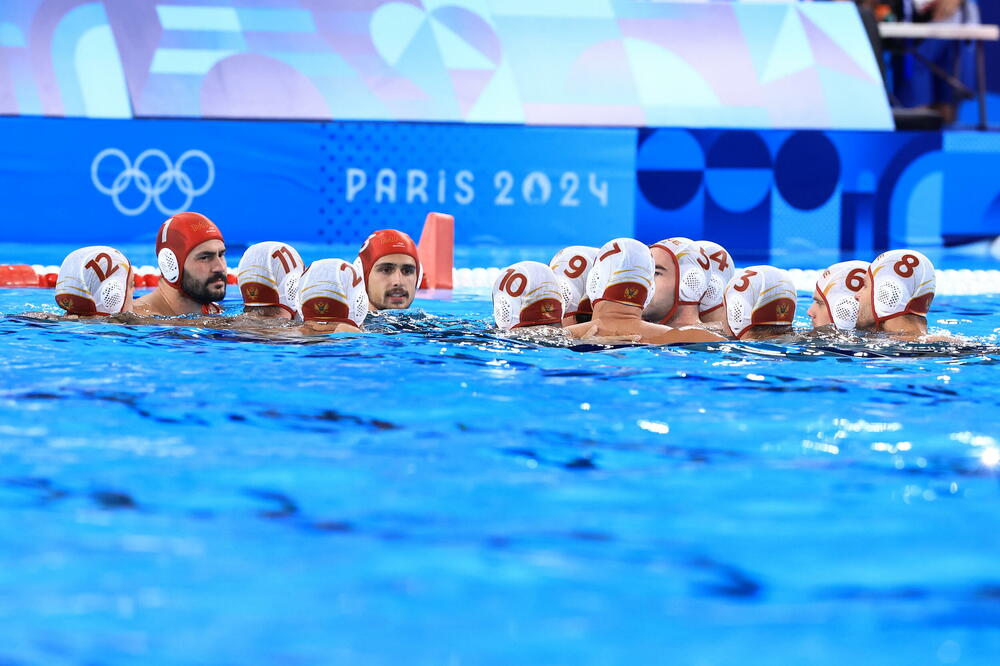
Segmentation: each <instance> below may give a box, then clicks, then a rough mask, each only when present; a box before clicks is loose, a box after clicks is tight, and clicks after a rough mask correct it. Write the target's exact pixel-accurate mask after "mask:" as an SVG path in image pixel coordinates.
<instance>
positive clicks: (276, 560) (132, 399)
mask: <svg viewBox="0 0 1000 666" xmlns="http://www.w3.org/2000/svg"><path fill="white" fill-rule="evenodd" d="M231 296H235V294H233V293H231ZM51 298H52V292H51V291H44V290H0V312H2V313H4V314H5V315H7V316H5V317H3V318H0V338H2V341H3V342H2V354H0V376H2V377H3V378H4V380H3V383H2V385H0V391H2V395H0V517H2V521H0V558H2V559H0V663H2V664H107V665H117V664H144V665H145V664H191V665H194V664H199V665H200V664H234V665H236V664H241V665H242V664H296V665H297V664H350V665H352V666H353V665H367V664H372V665H382V664H386V665H390V664H391V665H398V664H407V665H410V664H414V665H423V664H427V665H441V664H444V665H468V664H477V665H478V664H487V665H493V664H497V665H500V664H504V665H506V664H518V665H521V664H524V665H529V664H530V665H534V664H573V665H590V664H594V665H598V664H685V665H687V664H695V665H716V664H718V665H720V666H721V665H727V666H728V665H730V664H740V665H756V664H760V665H774V664H822V665H826V664H829V665H831V666H832V665H838V666H839V665H842V664H845V663H855V664H907V665H919V664H941V663H946V664H947V663H958V664H983V665H987V664H989V665H993V664H996V663H997V657H998V655H1000V566H998V554H1000V492H998V491H1000V486H998V483H997V479H998V476H997V474H998V472H997V470H996V468H994V467H991V466H990V465H988V464H986V463H987V462H988V461H989V456H990V455H991V453H990V451H992V450H993V449H994V447H996V446H997V442H996V441H995V440H994V438H995V437H998V433H997V427H996V421H997V411H996V409H997V403H998V401H1000V388H998V385H997V382H996V376H997V374H996V373H997V363H998V361H1000V354H998V353H997V352H996V349H995V348H994V347H993V346H992V345H993V344H994V343H995V341H996V340H995V334H996V332H997V331H998V330H1000V321H998V319H997V316H996V312H997V311H998V309H1000V296H988V297H947V296H939V297H938V298H937V299H936V300H935V302H934V305H935V312H934V313H933V315H932V318H931V321H932V325H934V326H938V327H943V328H947V329H950V330H952V331H954V332H957V333H962V334H964V335H968V336H977V337H978V338H979V339H980V340H979V342H978V343H976V344H974V345H973V346H971V347H969V348H967V349H964V350H961V351H958V352H955V351H953V350H950V349H948V348H945V347H941V346H938V347H916V348H914V347H910V348H907V347H905V346H903V347H900V346H896V347H893V348H891V349H888V350H886V349H883V350H881V352H883V353H893V354H904V355H902V356H897V357H891V358H871V357H868V358H863V357H851V356H850V351H847V352H845V353H837V352H836V351H835V350H834V351H833V352H831V351H830V350H826V351H824V350H823V349H822V347H824V343H822V342H818V343H808V344H803V345H798V346H791V347H775V346H768V345H756V346H755V345H734V344H729V345H723V346H721V348H719V347H718V346H716V347H713V348H710V349H697V348H626V349H618V350H607V351H598V352H591V353H580V352H576V351H572V350H570V349H566V348H556V347H545V346H539V345H533V344H530V343H526V342H519V341H509V340H502V339H498V338H496V337H493V336H492V335H490V334H489V333H488V332H486V331H485V323H484V322H485V321H486V319H487V318H488V317H489V313H490V307H489V303H488V296H487V295H484V294H482V293H464V294H462V293H459V294H456V295H455V296H454V297H453V298H452V299H451V300H427V299H423V300H418V302H417V306H418V308H419V310H418V311H417V312H416V313H414V314H410V315H400V316H398V317H397V318H396V319H395V321H393V322H391V324H390V325H387V326H382V328H384V329H388V330H392V329H398V330H401V331H402V332H386V333H383V334H369V335H364V336H350V335H337V336H331V337H326V338H319V339H310V340H309V341H308V342H307V343H303V342H302V341H289V340H276V339H273V338H261V337H256V338H255V337H254V336H252V335H250V334H248V333H246V332H240V333H233V332H227V331H217V330H207V329H196V328H176V327H170V328H166V327H162V328H160V327H128V326H114V325H101V324H84V323H56V324H51V323H32V322H27V321H25V320H23V319H19V318H17V317H12V316H10V315H12V314H16V313H20V312H25V311H28V310H36V309H48V310H50V311H54V307H53V305H50V304H51ZM228 305H230V307H231V309H233V310H235V309H236V308H235V306H236V304H235V303H234V302H232V301H230V302H229V303H228ZM806 305H807V303H806V301H805V299H804V298H803V300H802V302H801V303H800V310H799V312H800V317H799V323H800V324H801V325H803V326H804V325H805V320H804V312H805V307H806ZM937 322H945V323H943V324H940V323H937ZM921 353H922V354H923V355H919V354H921ZM905 354H917V355H911V356H905ZM984 458H985V459H986V461H985V462H984Z"/></svg>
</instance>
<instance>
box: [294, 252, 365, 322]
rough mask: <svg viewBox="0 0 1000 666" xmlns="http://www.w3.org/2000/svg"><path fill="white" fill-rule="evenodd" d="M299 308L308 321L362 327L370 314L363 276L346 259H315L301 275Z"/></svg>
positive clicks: (303, 317)
mask: <svg viewBox="0 0 1000 666" xmlns="http://www.w3.org/2000/svg"><path fill="white" fill-rule="evenodd" d="M298 310H299V312H300V313H302V319H304V320H305V321H318V322H329V323H338V324H351V325H352V326H355V327H357V328H361V324H362V323H363V322H364V320H365V317H367V316H368V294H367V292H366V291H365V283H364V280H362V279H361V276H360V275H358V272H357V270H356V269H355V268H354V266H353V265H352V264H349V263H347V262H346V261H344V260H343V259H320V260H319V261H314V262H312V263H311V264H309V267H308V268H307V269H306V270H305V272H303V273H302V276H301V277H300V278H299V301H298Z"/></svg>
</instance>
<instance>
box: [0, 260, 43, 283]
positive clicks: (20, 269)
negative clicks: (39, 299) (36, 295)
mask: <svg viewBox="0 0 1000 666" xmlns="http://www.w3.org/2000/svg"><path fill="white" fill-rule="evenodd" d="M37 286H39V283H38V275H37V274H36V273H35V269H34V268H32V267H31V266H28V265H25V264H14V265H7V266H0V287H37Z"/></svg>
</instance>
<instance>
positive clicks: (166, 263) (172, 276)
mask: <svg viewBox="0 0 1000 666" xmlns="http://www.w3.org/2000/svg"><path fill="white" fill-rule="evenodd" d="M156 263H157V265H159V267H160V277H162V278H163V279H164V280H166V281H167V282H169V283H171V284H174V283H176V282H177V278H178V277H180V272H181V267H180V265H178V263H177V255H176V254H174V251H173V250H171V249H170V248H169V247H165V248H163V249H162V250H160V251H159V252H158V253H157V255H156Z"/></svg>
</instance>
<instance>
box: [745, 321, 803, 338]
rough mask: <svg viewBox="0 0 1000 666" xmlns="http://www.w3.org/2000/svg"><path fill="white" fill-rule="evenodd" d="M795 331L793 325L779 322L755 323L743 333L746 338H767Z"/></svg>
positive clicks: (778, 336)
mask: <svg viewBox="0 0 1000 666" xmlns="http://www.w3.org/2000/svg"><path fill="white" fill-rule="evenodd" d="M791 333H794V331H793V330H792V327H791V326H782V325H778V324H755V325H754V326H751V327H750V330H749V331H747V332H746V333H745V334H744V335H743V339H744V340H766V339H767V338H780V337H781V336H783V335H789V334H791Z"/></svg>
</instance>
